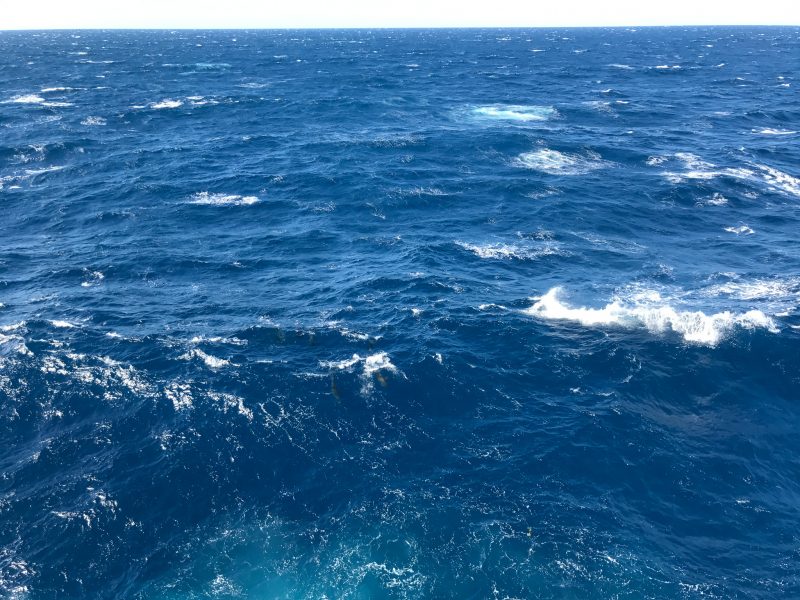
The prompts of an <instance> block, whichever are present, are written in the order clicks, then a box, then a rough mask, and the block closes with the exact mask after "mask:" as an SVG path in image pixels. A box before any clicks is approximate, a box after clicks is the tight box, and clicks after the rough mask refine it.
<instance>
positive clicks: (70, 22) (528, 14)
mask: <svg viewBox="0 0 800 600" xmlns="http://www.w3.org/2000/svg"><path fill="white" fill-rule="evenodd" d="M613 25H627V26H637V25H638V26H644V25H800V0H505V1H495V2H492V1H491V0H327V1H326V0H35V1H30V0H29V1H25V0H0V30H4V29H96V28H103V29H105V28H108V29H111V28H115V29H116V28H122V29H139V28H145V29H179V28H181V29H183V28H191V29H194V28H198V29H206V28H212V29H225V28H231V29H238V28H243V29H259V28H306V27H307V28H317V27H336V28H339V27H560V26H570V27H581V26H613Z"/></svg>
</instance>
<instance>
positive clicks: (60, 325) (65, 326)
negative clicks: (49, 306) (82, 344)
mask: <svg viewBox="0 0 800 600" xmlns="http://www.w3.org/2000/svg"><path fill="white" fill-rule="evenodd" d="M50 324H51V325H52V326H53V327H58V328H59V329H74V328H75V327H77V325H75V324H74V323H70V322H69V321H60V320H58V319H54V320H52V321H50Z"/></svg>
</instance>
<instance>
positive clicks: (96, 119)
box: [81, 117, 106, 127]
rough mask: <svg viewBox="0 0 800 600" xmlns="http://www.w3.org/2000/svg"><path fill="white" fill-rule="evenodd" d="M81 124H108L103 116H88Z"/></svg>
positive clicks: (88, 125) (89, 125) (90, 125)
mask: <svg viewBox="0 0 800 600" xmlns="http://www.w3.org/2000/svg"><path fill="white" fill-rule="evenodd" d="M81 125H84V126H87V127H92V126H103V125H106V120H105V119H104V118H103V117H86V118H85V119H84V120H83V121H81Z"/></svg>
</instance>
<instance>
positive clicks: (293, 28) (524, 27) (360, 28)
mask: <svg viewBox="0 0 800 600" xmlns="http://www.w3.org/2000/svg"><path fill="white" fill-rule="evenodd" d="M683 27H709V28H712V27H776V28H777V27H780V28H792V27H795V28H796V27H800V23H797V24H786V23H780V24H778V23H670V24H664V25H653V24H647V25H633V24H626V25H413V26H412V25H395V26H390V25H375V26H370V25H358V26H341V27H335V26H319V27H314V26H275V27H213V26H212V27H202V26H198V27H186V26H178V27H91V26H90V27H44V28H35V27H19V28H12V29H3V28H0V33H7V32H8V33H10V32H44V31H365V30H384V31H395V30H409V31H413V30H416V31H426V30H454V29H455V30H461V29H464V30H479V29H506V30H529V29H669V28H683Z"/></svg>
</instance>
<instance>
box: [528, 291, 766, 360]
mask: <svg viewBox="0 0 800 600" xmlns="http://www.w3.org/2000/svg"><path fill="white" fill-rule="evenodd" d="M561 291H562V290H561V288H560V287H555V288H552V289H550V290H549V291H548V292H547V293H546V294H545V295H544V296H542V297H541V298H539V299H538V300H536V302H535V303H534V304H533V306H531V307H530V308H528V309H525V310H524V311H523V312H524V313H525V314H527V315H530V316H532V317H537V318H540V319H545V320H553V321H570V322H574V323H579V324H580V325H584V326H586V327H598V326H618V327H624V328H645V329H647V330H648V331H650V332H652V333H665V332H668V331H672V332H674V333H677V334H679V335H680V336H681V337H683V339H684V340H685V341H686V342H690V343H696V344H702V345H705V346H716V345H717V344H718V343H719V342H720V341H721V340H722V339H723V338H724V337H725V336H726V335H727V334H728V333H730V332H731V331H732V330H733V329H735V328H736V327H740V328H744V329H757V328H761V329H766V330H768V331H770V332H772V333H777V332H778V328H777V325H776V324H775V321H773V320H772V319H771V318H770V317H768V316H767V315H765V314H764V313H763V312H761V311H760V310H750V311H747V312H745V313H732V312H730V311H724V312H719V313H714V314H710V315H708V314H706V313H704V312H702V311H679V310H676V309H675V308H673V307H672V306H669V305H668V304H659V303H658V300H660V296H659V295H658V294H657V293H654V294H653V295H652V296H651V297H650V298H649V299H648V298H645V297H643V296H641V295H640V296H639V298H637V299H632V300H629V301H625V300H622V299H614V300H613V301H612V302H611V303H609V304H606V305H605V306H604V307H602V308H586V307H580V308H572V307H570V306H567V305H566V304H564V303H562V302H561V300H560V299H559V295H560V294H561Z"/></svg>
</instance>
